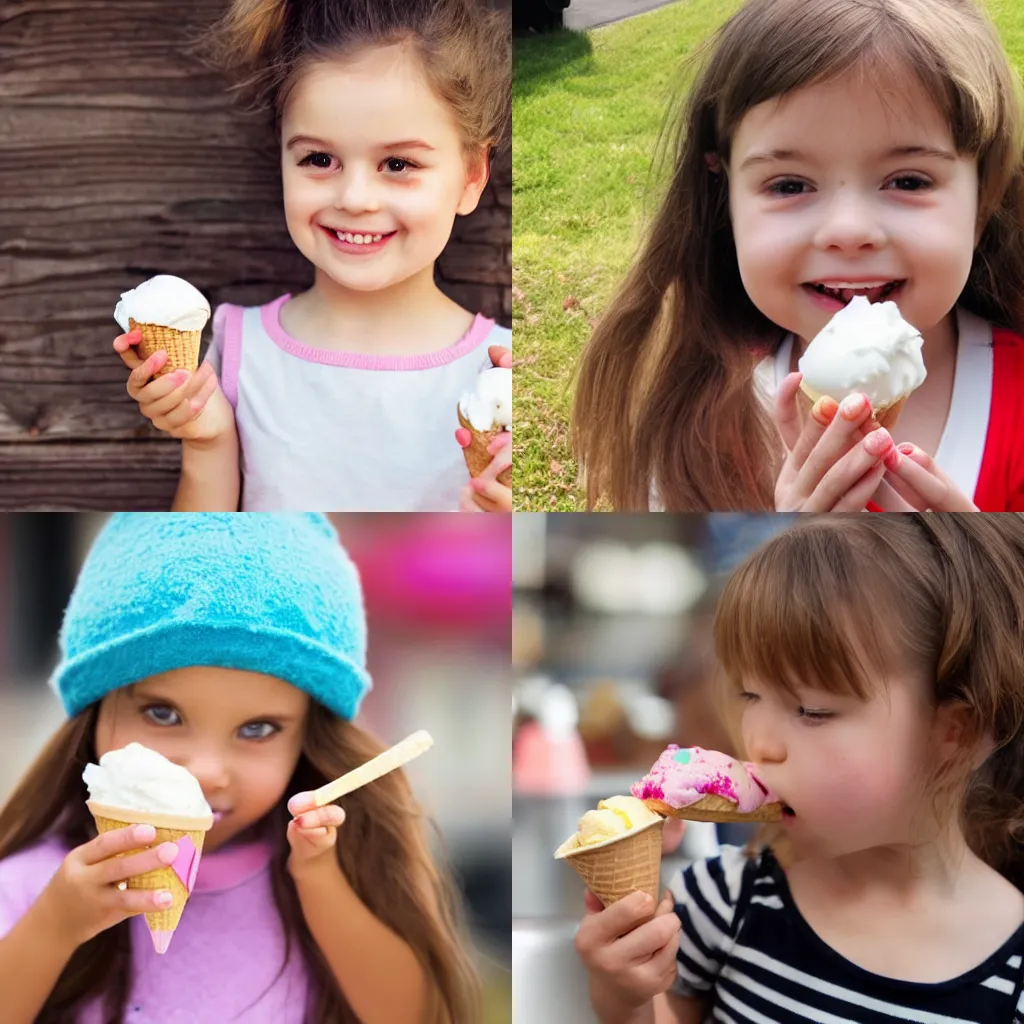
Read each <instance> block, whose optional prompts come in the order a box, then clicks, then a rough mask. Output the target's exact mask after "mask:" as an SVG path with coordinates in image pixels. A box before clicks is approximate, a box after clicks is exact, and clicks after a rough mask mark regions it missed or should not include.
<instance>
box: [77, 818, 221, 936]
mask: <svg viewBox="0 0 1024 1024" xmlns="http://www.w3.org/2000/svg"><path fill="white" fill-rule="evenodd" d="M87 806H88V808H89V810H90V811H91V812H92V816H93V818H94V819H95V821H96V828H97V829H98V830H99V831H100V832H101V833H103V832H110V831H112V830H113V829H117V828H124V827H125V826H126V825H152V826H153V827H154V828H155V829H156V839H154V840H153V842H152V843H151V844H150V845H151V846H154V847H156V846H159V845H160V844H161V843H167V842H171V843H177V842H180V841H181V840H184V839H189V840H191V843H192V845H193V846H194V848H195V854H194V856H193V857H192V858H191V860H190V861H189V863H187V864H186V863H185V859H186V855H187V853H188V852H190V851H188V850H187V847H180V848H179V853H178V857H177V860H175V862H174V864H171V865H169V866H167V867H162V868H159V869H158V870H156V871H148V872H146V874H144V875H136V876H135V877H134V878H129V879H127V882H128V888H129V889H147V890H149V891H151V892H156V891H158V890H161V889H166V890H167V891H169V892H170V893H171V895H172V896H173V897H174V902H173V903H172V904H171V905H170V906H169V907H168V908H167V909H166V910H156V911H153V912H152V913H149V914H146V924H148V925H149V932H150V937H151V938H152V940H153V947H154V949H156V951H157V952H158V953H166V952H167V947H168V946H169V945H170V944H171V939H172V938H173V937H174V932H175V930H176V929H177V927H178V923H179V922H180V921H181V915H182V913H183V912H184V910H185V904H186V903H188V898H189V895H190V894H191V892H192V887H193V885H194V884H195V878H196V873H197V871H198V870H199V861H200V859H201V857H202V854H203V843H204V841H205V840H206V833H207V832H208V831H209V830H210V829H211V828H213V816H212V815H208V816H206V817H205V818H191V817H187V816H180V815H174V814H153V813H149V812H147V811H135V810H129V809H127V808H124V807H107V806H104V805H103V804H97V803H95V802H93V801H91V800H90V801H89V802H88V804H87ZM137 852H138V851H137V850H131V851H129V853H137ZM129 853H119V854H118V855H117V856H119V857H127V856H129ZM176 869H177V870H176ZM179 872H180V873H179ZM182 875H184V878H182Z"/></svg>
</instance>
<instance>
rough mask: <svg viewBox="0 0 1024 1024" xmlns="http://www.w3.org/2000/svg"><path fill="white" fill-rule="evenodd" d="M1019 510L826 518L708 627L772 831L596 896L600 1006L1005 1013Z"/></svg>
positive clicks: (1018, 698)
mask: <svg viewBox="0 0 1024 1024" xmlns="http://www.w3.org/2000/svg"><path fill="white" fill-rule="evenodd" d="M1022 622H1024V516H1019V515H1001V516H976V515H958V514H946V515H921V514H917V513H910V514H905V515H882V516H864V515H859V514H853V515H840V516H815V517H807V518H804V519H803V520H802V521H801V522H800V524H799V525H797V526H795V527H793V528H791V529H789V530H787V531H785V532H783V533H782V534H780V535H779V536H778V537H776V538H775V539H773V540H772V541H770V542H769V543H768V544H766V545H765V546H764V547H763V548H762V549H761V550H760V551H757V552H755V554H754V555H752V556H751V557H750V558H749V559H748V560H747V562H746V563H745V564H744V565H742V566H741V567H740V568H739V569H738V570H737V571H736V572H735V573H734V574H733V576H732V577H731V579H730V580H729V583H728V585H727V587H726V589H725V591H724V592H723V595H722V598H721V601H720V603H719V607H718V611H717V618H716V624H715V641H716V648H717V652H718V656H719V658H720V660H721V664H722V667H723V669H724V672H725V675H726V677H727V679H728V684H729V690H730V694H731V697H732V707H733V711H734V715H733V722H734V724H737V725H738V732H739V734H740V736H741V738H742V745H743V748H744V750H745V754H746V756H748V757H750V758H751V759H752V760H755V761H756V762H757V763H758V765H759V766H760V769H761V776H762V778H763V780H764V782H765V784H766V785H767V786H768V787H769V788H770V789H771V790H772V791H773V792H774V793H776V794H777V795H778V797H779V799H780V801H782V802H783V803H784V805H785V812H784V819H783V823H782V824H781V825H772V826H768V827H767V829H768V830H767V831H766V832H765V834H764V835H763V836H762V837H761V840H760V841H759V842H757V843H755V844H753V845H754V846H755V847H756V849H751V850H748V851H741V850H740V849H738V848H736V847H729V846H726V847H723V848H722V850H721V852H720V855H718V856H716V857H713V858H710V859H708V860H698V861H697V862H696V863H694V864H693V865H692V866H690V867H688V868H687V869H686V870H685V871H683V872H682V873H681V874H679V875H677V876H676V878H675V880H674V884H673V886H672V898H671V899H668V898H666V899H665V900H664V901H663V902H662V905H661V907H660V908H658V913H657V914H656V915H655V916H653V917H652V914H654V913H655V908H654V906H653V903H654V901H653V900H651V899H650V897H646V899H647V900H648V901H649V905H647V906H645V905H644V899H643V898H642V897H644V894H642V893H634V894H632V895H631V896H629V897H627V899H625V900H622V901H620V902H619V903H616V904H613V905H612V906H611V907H609V908H608V909H607V910H600V909H599V904H598V905H597V906H595V905H594V904H595V902H596V901H595V900H593V898H592V897H588V909H589V910H590V911H591V912H590V913H589V915H588V916H587V917H586V919H585V920H584V921H583V923H582V924H581V926H580V930H579V935H578V938H577V947H578V948H579V950H580V953H581V955H582V957H583V959H584V961H585V963H586V964H587V967H588V968H589V970H590V974H591V994H592V999H593V1002H594V1007H595V1009H596V1010H597V1012H598V1016H599V1018H600V1020H601V1021H602V1024H655V1022H657V1024H671V1022H676V1024H698V1022H700V1021H704V1020H709V1019H714V1020H716V1021H732V1022H734V1024H755V1022H759V1024H764V1022H766V1021H775V1022H777V1024H797V1022H801V1024H806V1022H808V1021H829V1022H835V1024H838V1022H839V1021H844V1022H852V1021H857V1022H858V1024H891V1022H894V1021H918V1022H920V1024H924V1022H928V1024H1012V1022H1017V1021H1020V1020H1021V1019H1022V1016H1024V1014H1022V1010H1024V1000H1022V997H1021V992H1022V989H1024V893H1022V892H1021V887H1022V886H1024V846H1022V834H1024V636H1022V633H1021V623H1022Z"/></svg>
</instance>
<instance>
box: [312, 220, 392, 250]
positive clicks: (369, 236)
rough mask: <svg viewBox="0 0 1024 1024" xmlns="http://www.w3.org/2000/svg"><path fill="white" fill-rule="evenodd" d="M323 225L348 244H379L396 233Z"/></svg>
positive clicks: (329, 232) (325, 229)
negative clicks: (342, 228) (353, 229)
mask: <svg viewBox="0 0 1024 1024" xmlns="http://www.w3.org/2000/svg"><path fill="white" fill-rule="evenodd" d="M321 227H323V229H324V231H326V232H327V233H328V234H330V235H333V236H334V237H335V238H336V239H337V240H338V241H339V242H344V243H346V244H347V245H366V246H372V245H379V244H380V243H381V242H383V241H386V240H387V239H388V238H390V237H391V236H392V235H394V234H395V233H396V232H394V231H375V232H374V231H344V230H341V229H339V228H332V227H328V226H327V225H326V224H323V225H321Z"/></svg>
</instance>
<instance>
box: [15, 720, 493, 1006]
mask: <svg viewBox="0 0 1024 1024" xmlns="http://www.w3.org/2000/svg"><path fill="white" fill-rule="evenodd" d="M98 707H99V705H98V704H93V705H92V706H90V707H89V708H87V709H86V710H85V711H83V712H82V713H81V714H79V715H77V716H76V717H74V718H72V719H69V720H68V721H67V722H65V723H64V724H63V725H62V726H61V728H60V729H58V730H57V732H56V734H55V735H54V736H53V738H52V739H51V740H50V742H49V743H48V744H47V746H46V747H45V749H44V750H43V751H42V753H41V754H40V755H39V757H38V758H37V759H36V761H35V763H34V764H33V765H32V766H31V768H29V770H28V772H27V773H26V775H25V776H24V778H23V779H22V780H21V782H20V783H19V785H18V787H17V789H16V790H15V791H14V793H13V795H12V796H11V798H10V800H9V801H8V802H7V804H6V806H5V807H4V808H3V809H2V810H0V860H2V859H3V858H5V857H9V856H11V855H12V854H14V853H17V852H18V851H19V850H23V849H25V848H26V847H28V846H31V845H32V844H33V843H35V842H38V841H39V840H40V839H41V838H43V837H44V836H45V835H46V834H47V833H48V832H49V831H50V830H51V828H52V829H54V830H55V834H57V835H59V836H60V838H61V839H62V840H63V841H64V842H65V843H66V844H67V845H68V847H69V848H74V847H77V846H80V845H82V844H83V843H85V842H88V841H89V840H90V839H92V838H94V837H95V835H96V828H95V825H94V823H93V820H92V816H91V815H90V813H89V810H88V808H87V807H86V804H85V801H86V799H87V798H88V793H87V791H86V788H85V783H84V782H83V781H82V771H83V769H84V767H85V765H86V764H88V763H90V762H95V760H96V749H95V742H94V735H95V725H96V718H97V713H98ZM383 749H384V746H383V745H382V744H381V743H380V742H379V741H378V740H376V739H375V738H374V737H372V736H370V735H369V734H368V733H367V732H365V731H364V730H362V729H360V728H359V727H358V726H356V725H353V723H352V722H348V721H345V720H343V719H340V718H338V717H337V716H335V715H333V714H332V713H331V712H329V711H327V710H326V709H324V708H323V707H322V706H321V705H319V704H317V703H316V702H311V703H310V712H309V717H308V719H307V724H306V734H305V738H304V743H303V750H302V755H301V756H300V758H299V762H298V764H297V766H296V769H295V773H294V775H293V776H292V779H291V782H290V784H289V787H288V790H287V795H288V796H290V795H292V794H294V793H297V792H306V791H309V790H313V789H316V788H318V787H319V786H321V785H323V784H324V783H325V782H328V781H330V780H331V779H335V778H337V777H338V776H340V775H343V774H344V773H345V772H347V771H350V770H351V769H353V768H355V767H357V766H358V765H360V764H362V763H363V762H365V761H368V760H369V759H370V758H372V757H375V756H376V755H377V754H379V753H380V752H381V751H382V750H383ZM40 794H42V795H43V799H40ZM286 799H287V797H286V798H285V799H283V800H282V801H281V803H280V804H279V805H278V806H277V807H275V808H274V810H273V811H271V813H270V814H269V815H267V817H266V819H264V821H265V825H266V827H267V829H268V831H269V832H270V835H271V837H272V839H273V843H274V853H273V858H272V860H271V865H270V874H271V884H272V888H273V893H274V901H275V903H276V905H277V910H278V913H279V914H280V915H281V920H282V923H283V925H284V929H285V935H286V938H287V956H288V957H289V958H290V957H291V956H294V955H298V956H301V957H302V959H303V961H304V963H305V967H306V970H307V973H308V975H309V978H310V983H311V986H310V987H311V992H312V1002H311V1004H310V1005H309V1006H308V1007H307V1011H306V1021H307V1024H359V1018H358V1017H357V1016H356V1015H355V1013H354V1012H353V1011H352V1009H351V1008H350V1007H349V1005H348V1003H347V1002H346V1000H345V996H344V994H343V993H342V991H341V989H340V987H339V986H338V984H337V982H336V981H335V979H334V976H333V975H332V973H331V971H330V968H329V967H328V965H327V961H326V960H325V959H324V957H323V956H322V954H321V953H320V951H319V948H318V947H317V944H316V942H315V940H314V939H313V936H312V934H311V933H310V931H309V927H308V925H307V924H306V922H305V918H304V917H303V914H302V907H301V904H300V902H299V896H298V892H297V890H296V888H295V884H294V882H293V881H292V879H291V875H290V874H289V873H288V869H287V861H288V855H289V845H288V840H287V838H286V827H287V822H288V820H289V818H290V817H291V815H290V814H289V813H288V810H287V807H286V806H285V801H286ZM345 814H346V817H345V824H344V825H343V826H342V829H343V831H344V841H343V842H339V843H338V844H337V848H336V849H337V856H338V863H339V864H340V865H341V869H342V870H343V871H344V872H345V876H346V877H347V878H348V880H349V883H350V884H351V886H352V888H353V889H354V890H355V892H356V893H357V894H358V896H359V898H360V899H361V900H362V901H363V903H364V904H365V905H366V906H367V907H368V908H369V909H370V911H371V912H372V913H373V914H374V915H375V916H376V917H377V918H379V919H380V920H381V921H382V922H383V923H384V924H386V925H387V926H388V927H389V928H390V929H391V930H392V931H394V932H395V933H396V934H398V935H401V936H402V937H403V938H404V940H405V941H406V942H407V943H408V944H409V946H410V948H411V949H412V951H413V952H414V953H415V955H416V956H417V958H418V959H419V961H420V963H421V965H422V966H423V969H424V972H425V974H426V977H427V989H428V1010H427V1013H426V1015H425V1017H424V1020H425V1021H427V1022H429V1024H476V1022H477V1021H479V1020H480V1019H481V1016H482V1010H481V1006H480V1003H481V994H480V985H479V980H478V978H477V975H476V972H475V968H474V966H473V964H472V961H471V958H470V955H469V954H468V952H467V943H466V941H465V935H464V928H463V926H462V921H461V912H460V910H459V902H460V901H459V897H458V895H457V893H456V891H455V889H454V887H453V885H452V883H451V882H450V880H449V878H448V876H447V873H446V872H444V871H442V870H441V869H439V868H438V866H437V865H435V863H434V860H433V857H432V856H431V852H430V847H429V845H428V841H427V836H426V834H425V829H424V828H423V824H424V820H425V814H424V812H423V810H422V808H421V807H420V806H419V804H418V803H417V802H416V800H415V799H414V797H413V795H412V791H411V789H410V787H409V782H408V779H407V777H406V775H405V774H404V772H402V771H395V772H391V773H389V774H388V775H385V776H383V777H382V778H381V779H379V780H377V781H376V782H374V783H372V784H371V785H369V786H366V787H363V788H362V789H358V790H356V791H355V792H353V793H351V794H349V795H348V796H347V797H345ZM55 822H56V823H57V824H56V825H54V823H55ZM130 967H131V931H130V922H129V921H124V922H122V923H121V924H118V925H115V926H114V927H113V928H109V929H107V930H106V931H103V932H100V933H99V934H98V935H96V936H95V937H94V938H92V939H90V940H89V941H88V942H85V943H83V944H82V945H81V946H79V947H78V949H77V950H76V951H75V953H74V955H73V956H72V958H71V960H70V961H69V962H68V964H67V966H66V967H65V968H64V971H63V972H62V974H61V976H60V978H59V979H58V981H57V984H56V986H55V987H54V989H53V991H52V992H51V993H50V997H49V999H48V1000H47V1002H46V1005H45V1006H44V1007H43V1010H42V1012H41V1013H40V1015H39V1016H38V1017H37V1018H36V1022H37V1024H74V1021H75V1020H76V1017H77V1012H78V1010H79V1009H80V1008H81V1007H82V1006H83V1005H84V1003H85V1002H87V1001H88V1000H90V999H93V998H97V997H103V998H104V1000H105V1004H104V1005H105V1017H104V1024H123V1022H124V1012H125V1007H126V1005H127V1000H128V996H129V987H130V980H131V973H130ZM283 969H284V965H283V964H282V970H283Z"/></svg>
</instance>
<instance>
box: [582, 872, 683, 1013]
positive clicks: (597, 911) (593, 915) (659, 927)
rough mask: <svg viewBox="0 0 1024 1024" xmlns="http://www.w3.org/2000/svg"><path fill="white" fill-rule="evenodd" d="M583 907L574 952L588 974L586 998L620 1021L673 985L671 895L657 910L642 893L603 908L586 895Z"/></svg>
mask: <svg viewBox="0 0 1024 1024" xmlns="http://www.w3.org/2000/svg"><path fill="white" fill-rule="evenodd" d="M586 907H587V916H586V917H585V918H584V919H583V921H582V923H581V924H580V926H579V929H578V930H577V932H576V941H575V946H576V952H577V953H579V955H580V959H581V960H582V961H583V963H584V966H586V968H587V971H588V972H589V974H590V979H591V998H592V1000H593V1002H594V1004H595V1006H597V1005H600V1006H601V1007H602V1008H605V1007H606V1006H607V1007H608V1008H611V1007H614V1008H616V1009H618V1010H620V1011H621V1013H622V1014H623V1015H624V1016H626V1015H628V1014H630V1013H632V1012H634V1011H635V1010H637V1009H639V1008H640V1007H641V1006H643V1005H644V1004H645V1003H648V1002H650V1000H651V999H653V998H654V997H655V996H656V995H657V994H658V993H659V992H664V991H666V990H667V989H668V988H669V987H670V986H671V985H672V982H673V981H674V980H675V976H676V949H677V947H678V945H679V929H680V924H679V918H678V917H677V916H676V914H675V910H674V903H673V900H672V896H671V893H668V892H666V893H665V896H664V898H663V899H662V901H661V903H660V904H659V905H658V907H657V908H655V906H654V900H653V899H651V897H650V896H648V895H647V894H646V893H642V892H633V893H630V894H629V895H628V896H626V897H625V898H624V899H621V900H619V901H618V902H616V903H613V904H612V905H611V906H610V907H608V908H603V907H602V906H601V901H600V900H599V899H598V898H597V897H596V896H595V895H594V894H593V893H592V892H590V890H589V889H588V890H587V894H586ZM652 915H653V917H652Z"/></svg>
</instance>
